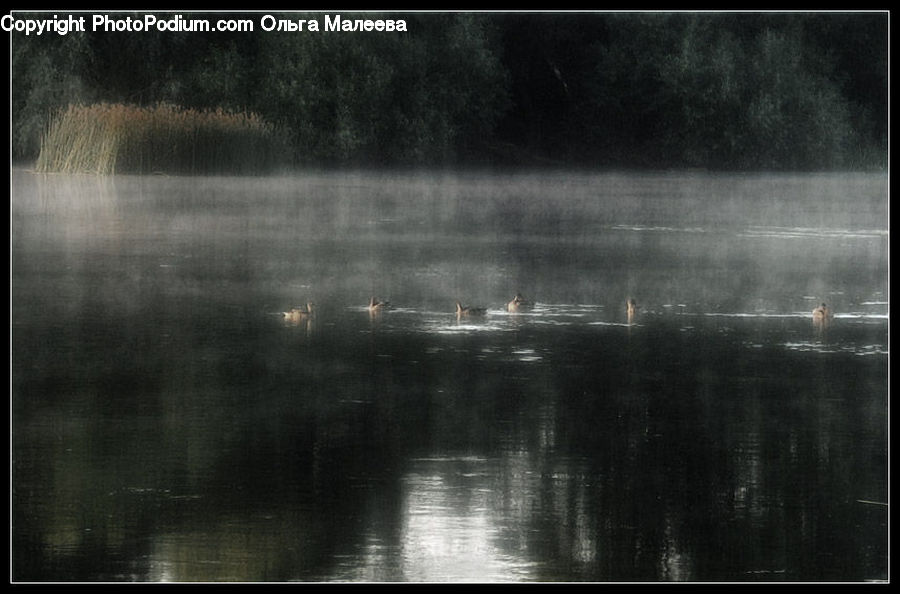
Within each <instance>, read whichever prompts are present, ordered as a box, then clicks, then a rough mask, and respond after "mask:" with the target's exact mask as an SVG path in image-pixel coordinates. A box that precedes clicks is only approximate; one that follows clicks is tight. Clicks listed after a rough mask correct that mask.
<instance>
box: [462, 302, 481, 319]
mask: <svg viewBox="0 0 900 594" xmlns="http://www.w3.org/2000/svg"><path fill="white" fill-rule="evenodd" d="M485 314H487V309H486V308H484V307H463V306H462V303H460V302H459V301H457V302H456V315H457V317H467V316H483V315H485Z"/></svg>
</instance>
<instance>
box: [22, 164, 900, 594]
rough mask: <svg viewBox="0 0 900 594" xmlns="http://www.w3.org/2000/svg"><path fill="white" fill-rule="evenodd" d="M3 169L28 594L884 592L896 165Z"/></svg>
mask: <svg viewBox="0 0 900 594" xmlns="http://www.w3.org/2000/svg"><path fill="white" fill-rule="evenodd" d="M13 173H14V177H13V194H12V205H11V217H12V237H11V250H12V252H11V261H12V278H11V280H12V287H11V294H12V327H11V333H12V354H11V365H12V382H11V388H12V405H11V407H12V408H11V410H12V462H13V468H12V498H13V501H12V545H13V558H12V574H13V579H14V580H16V581H47V580H51V581H278V582H287V581H374V582H380V581H424V582H432V581H433V582H442V581H482V582H485V581H486V582H494V581H496V582H510V581H512V582H515V581H573V582H574V581H797V580H801V581H862V580H881V579H885V578H886V577H887V507H886V502H887V445H886V444H887V415H886V409H887V398H888V389H887V359H888V342H887V326H888V321H889V299H888V294H887V267H888V251H887V248H888V240H889V237H888V233H887V231H886V229H885V226H886V221H887V216H886V207H887V200H886V180H885V178H884V176H870V175H858V176H857V175H853V176H849V175H810V176H716V175H709V176H705V175H681V174H659V175H649V174H648V175H624V174H604V175H588V174H553V173H548V174H541V175H534V176H530V175H491V174H477V175H468V176H462V175H454V174H449V173H442V174H438V175H425V174H407V175H391V176H388V175H384V176H382V175H375V174H363V173H360V174H346V175H341V176H333V175H331V174H321V175H318V174H310V175H304V176H284V177H275V178H260V179H254V178H180V177H129V176H117V177H113V178H95V177H91V176H55V175H33V174H30V173H28V172H25V171H21V170H15V171H14V172H13ZM517 293H521V294H523V295H525V296H526V298H528V299H529V300H534V302H535V304H534V307H533V308H532V309H529V310H527V311H520V312H508V311H507V303H508V302H509V301H510V299H512V298H513V296H514V295H516V294H517ZM372 295H379V296H382V297H383V298H384V299H386V300H390V301H391V302H392V304H393V307H392V308H391V309H389V310H386V311H382V312H377V313H374V314H373V313H371V312H370V310H369V308H368V306H367V304H368V303H369V299H370V297H371V296H372ZM629 298H635V299H636V300H637V302H638V304H639V307H638V308H637V309H636V311H635V312H634V314H633V315H632V316H629V315H628V312H627V310H626V307H625V303H626V299H629ZM823 300H824V301H827V302H828V303H829V306H831V307H833V308H834V311H835V317H834V319H833V320H832V321H831V322H830V323H829V324H828V325H822V326H816V325H814V324H813V320H812V316H811V312H812V309H813V307H815V306H816V305H817V304H818V303H820V302H822V301H823ZM456 301H462V302H463V303H471V304H472V305H474V306H477V307H484V308H486V310H487V311H486V314H485V315H484V316H483V317H458V316H457V315H456V313H455V303H456ZM307 302H314V303H315V311H314V313H313V315H310V316H297V317H296V319H294V318H293V317H291V318H285V316H284V315H283V312H285V311H290V309H291V308H292V307H296V306H298V305H299V304H304V303H307Z"/></svg>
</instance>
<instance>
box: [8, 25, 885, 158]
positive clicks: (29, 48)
mask: <svg viewBox="0 0 900 594" xmlns="http://www.w3.org/2000/svg"><path fill="white" fill-rule="evenodd" d="M19 16H21V15H19ZM198 16H202V17H203V18H209V17H210V15H208V14H204V15H198ZM228 16H229V17H234V16H236V15H228ZM250 16H251V18H255V19H256V20H257V21H258V20H259V19H258V17H259V15H250ZM308 16H309V17H310V18H319V19H322V18H323V17H324V15H323V14H311V15H308ZM186 17H190V15H186ZM290 18H294V19H296V18H297V15H296V14H295V15H290ZM391 18H403V19H405V21H406V23H407V31H406V32H391V33H388V32H365V31H361V32H302V33H301V32H275V31H272V32H262V31H258V30H257V32H255V33H252V34H249V33H233V34H225V33H208V34H206V33H195V32H164V33H159V32H152V33H151V32H145V33H141V34H136V33H99V32H96V33H95V32H91V31H90V30H89V31H88V32H86V33H75V32H73V33H69V34H68V35H64V36H62V35H42V36H40V37H38V36H33V35H32V36H25V35H22V34H19V33H12V34H11V35H13V43H12V93H11V99H12V125H13V152H14V157H16V158H23V159H31V158H34V157H35V156H36V154H37V152H38V150H39V143H40V135H41V131H42V130H43V129H44V127H45V126H46V124H47V119H48V116H49V114H51V113H53V112H54V110H55V109H57V108H60V107H63V106H65V105H67V104H69V103H91V102H99V101H105V102H122V103H131V104H137V105H148V104H152V103H156V102H160V101H163V102H169V103H174V104H178V105H183V106H185V107H195V108H206V107H224V108H227V109H232V110H249V111H252V112H255V113H258V114H260V115H261V116H262V117H264V118H265V119H267V120H268V121H270V122H272V123H274V124H276V125H277V127H278V128H279V129H280V130H282V131H283V133H284V135H285V137H286V139H287V141H288V146H290V147H291V150H292V154H291V155H289V157H290V160H291V161H292V162H293V163H296V164H319V165H321V164H339V165H340V164H348V165H360V164H366V165H395V164H396V165H411V164H414V165H420V164H421V165H434V164H480V163H493V164H523V165H539V164H544V163H546V164H550V165H555V164H569V165H580V166H594V167H709V168H723V169H776V170H777V169H782V170H804V169H830V168H839V169H843V168H884V167H886V154H887V101H888V99H887V77H888V72H887V53H888V50H887V44H888V26H887V15H886V14H885V13H811V14H806V13H753V14H746V13H622V14H614V13H610V14H607V13H596V14H580V13H579V14H575V13H545V14H527V13H441V14H438V13H418V14H408V15H393V16H392V17H391Z"/></svg>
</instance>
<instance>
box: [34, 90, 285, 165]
mask: <svg viewBox="0 0 900 594" xmlns="http://www.w3.org/2000/svg"><path fill="white" fill-rule="evenodd" d="M280 154H281V150H280V142H279V141H278V139H277V135H276V133H275V130H274V129H273V127H272V125H271V124H268V123H266V122H265V121H263V120H262V118H260V117H259V116H257V115H256V114H252V113H233V112H228V111H225V110H223V109H221V108H219V109H215V110H196V109H185V108H181V107H178V106H175V105H169V104H159V105H155V106H152V107H138V106H132V105H122V104H108V103H101V104H96V105H89V106H83V105H69V106H68V107H67V108H65V109H63V110H61V111H60V112H58V113H57V114H56V115H55V116H54V117H53V118H51V121H50V124H49V126H48V127H47V131H46V133H45V134H44V136H43V138H42V139H41V152H40V155H39V156H38V160H37V163H36V169H37V170H38V171H44V172H65V173H76V172H80V173H85V172H87V173H98V174H113V173H234V174H248V173H260V172H263V171H265V170H267V169H270V168H271V167H272V166H274V165H275V164H276V162H277V161H278V158H279V156H280Z"/></svg>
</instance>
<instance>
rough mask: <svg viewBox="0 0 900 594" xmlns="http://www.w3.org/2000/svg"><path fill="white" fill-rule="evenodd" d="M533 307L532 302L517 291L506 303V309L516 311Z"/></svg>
mask: <svg viewBox="0 0 900 594" xmlns="http://www.w3.org/2000/svg"><path fill="white" fill-rule="evenodd" d="M532 307H534V304H533V303H532V302H530V301H528V300H527V299H525V298H524V297H522V295H520V294H519V293H516V296H515V297H513V300H512V301H510V302H509V303H507V304H506V311H510V312H517V311H525V310H528V309H531V308H532Z"/></svg>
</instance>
